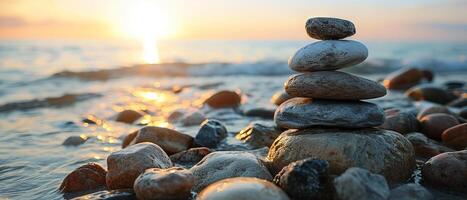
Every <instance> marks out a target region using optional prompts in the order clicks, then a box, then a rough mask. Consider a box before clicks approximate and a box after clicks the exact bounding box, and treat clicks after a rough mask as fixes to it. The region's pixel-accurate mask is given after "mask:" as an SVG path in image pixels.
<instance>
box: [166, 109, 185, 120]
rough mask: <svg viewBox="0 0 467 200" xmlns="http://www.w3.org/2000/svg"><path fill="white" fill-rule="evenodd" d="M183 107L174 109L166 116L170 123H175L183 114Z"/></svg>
mask: <svg viewBox="0 0 467 200" xmlns="http://www.w3.org/2000/svg"><path fill="white" fill-rule="evenodd" d="M185 112H186V111H185V110H184V109H176V110H174V111H172V112H171V113H170V114H169V116H167V121H168V122H170V123H177V122H179V121H180V119H181V118H182V117H183V116H184V115H185Z"/></svg>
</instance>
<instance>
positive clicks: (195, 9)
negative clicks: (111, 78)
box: [0, 0, 467, 41]
mask: <svg viewBox="0 0 467 200" xmlns="http://www.w3.org/2000/svg"><path fill="white" fill-rule="evenodd" d="M135 4H142V5H143V6H141V7H135ZM135 8H136V9H142V10H141V11H140V12H139V10H137V11H136V12H135ZM129 10H133V11H132V13H131V12H130V11H129ZM157 10H159V11H161V12H159V11H157ZM466 10H467V1H464V0H443V1H439V0H410V1H406V0H393V1H391V2H377V1H372V0H350V1H335V0H327V1H313V0H288V1H284V0H254V1H253V0H229V1H227V0H160V1H157V0H154V1H142V0H133V1H131V0H0V39H37V38H41V39H75V38H86V39H125V38H131V37H136V36H135V35H134V34H133V35H131V34H129V33H130V32H133V33H134V32H143V33H147V34H153V33H152V32H160V31H164V32H168V33H166V34H164V35H162V34H160V35H159V36H158V37H161V38H171V39H306V38H307V36H306V33H305V31H304V24H305V21H306V19H307V18H308V17H310V16H335V17H340V18H345V19H349V20H351V21H353V22H354V23H355V24H356V27H357V36H356V37H358V38H363V39H376V40H377V39H380V40H440V41H442V40H450V41H467V14H465V11H466ZM156 12H157V13H156ZM135 13H136V14H140V13H146V14H148V16H150V17H146V19H140V20H138V19H139V18H136V19H137V20H136V22H135V19H133V21H128V20H127V18H131V17H132V16H133V15H135ZM154 13H156V14H154ZM160 13H162V14H160ZM138 16H139V15H138ZM140 18H141V17H140ZM147 18H150V19H147ZM159 18H164V21H165V23H168V24H169V26H168V27H164V28H160V27H161V25H160V24H161V23H163V21H161V19H159ZM125 23H126V24H125ZM135 23H141V24H139V26H138V27H133V28H131V27H132V25H134V24H135ZM129 27H130V28H129ZM151 27H153V28H152V29H151ZM154 27H156V28H154ZM128 29H134V30H128Z"/></svg>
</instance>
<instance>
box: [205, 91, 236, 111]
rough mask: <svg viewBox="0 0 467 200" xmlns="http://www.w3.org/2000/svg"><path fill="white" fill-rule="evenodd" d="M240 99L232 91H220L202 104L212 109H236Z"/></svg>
mask: <svg viewBox="0 0 467 200" xmlns="http://www.w3.org/2000/svg"><path fill="white" fill-rule="evenodd" d="M241 100H242V99H241V97H240V95H238V94H237V93H236V92H233V91H227V90H224V91H220V92H217V93H215V94H213V95H212V96H210V97H209V98H208V99H206V100H205V101H204V104H207V105H209V106H210V107H212V108H228V107H237V106H239V105H240V102H241Z"/></svg>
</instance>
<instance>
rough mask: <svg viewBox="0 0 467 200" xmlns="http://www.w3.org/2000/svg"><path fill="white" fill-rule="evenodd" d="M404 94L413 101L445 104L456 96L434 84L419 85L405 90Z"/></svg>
mask: <svg viewBox="0 0 467 200" xmlns="http://www.w3.org/2000/svg"><path fill="white" fill-rule="evenodd" d="M405 95H406V96H408V97H410V98H411V99H413V100H415V101H421V100H425V101H431V102H434V103H438V104H442V105H444V104H447V103H449V102H451V101H453V100H454V99H456V98H457V97H456V96H455V95H454V94H452V93H450V92H449V91H447V90H445V89H444V88H441V87H438V86H435V85H420V86H415V87H412V88H410V89H409V90H407V92H405Z"/></svg>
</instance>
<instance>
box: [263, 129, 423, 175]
mask: <svg viewBox="0 0 467 200" xmlns="http://www.w3.org/2000/svg"><path fill="white" fill-rule="evenodd" d="M309 157H313V158H317V159H322V160H326V161H328V162H329V173H330V174H334V175H339V174H341V173H343V172H344V171H345V170H346V169H348V168H350V167H361V168H365V169H368V170H370V171H371V172H372V173H378V174H382V175H384V176H385V177H386V179H387V180H388V181H389V182H393V183H394V182H400V181H405V180H406V179H407V178H409V177H410V176H411V174H412V170H413V169H414V167H415V154H414V150H413V147H412V144H410V142H409V141H408V140H407V139H406V138H405V137H404V136H402V135H401V134H399V133H396V132H394V131H388V130H381V129H375V128H369V129H336V128H313V129H304V130H296V129H292V130H288V131H285V132H283V133H282V134H281V135H280V136H279V137H278V138H277V139H276V140H275V141H274V143H273V144H272V145H271V148H270V149H269V153H268V157H267V160H268V161H269V162H270V163H269V166H270V169H271V170H272V172H273V173H277V172H278V171H280V170H281V169H282V168H283V167H285V166H287V165H288V164H290V163H291V162H294V161H297V160H301V159H305V158H309Z"/></svg>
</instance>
